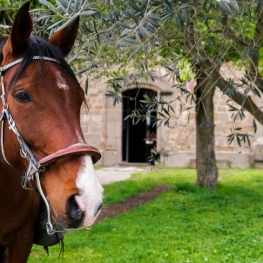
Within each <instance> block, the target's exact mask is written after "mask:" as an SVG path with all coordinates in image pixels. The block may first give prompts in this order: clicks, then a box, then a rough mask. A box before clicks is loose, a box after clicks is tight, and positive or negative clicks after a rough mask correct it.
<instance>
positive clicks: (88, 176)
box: [75, 156, 103, 227]
mask: <svg viewBox="0 0 263 263" xmlns="http://www.w3.org/2000/svg"><path fill="white" fill-rule="evenodd" d="M76 186H77V188H78V189H79V195H77V196H75V200H76V202H77V204H78V206H79V208H80V209H81V210H82V211H84V212H85V220H84V224H83V226H84V227H89V226H91V225H92V224H93V223H94V221H95V219H96V216H97V212H98V207H100V206H101V204H102V198H103V187H102V186H101V184H100V182H99V180H98V178H97V176H96V174H95V171H94V168H93V163H92V159H91V157H90V156H84V157H82V167H81V169H80V170H79V172H78V175H77V179H76Z"/></svg>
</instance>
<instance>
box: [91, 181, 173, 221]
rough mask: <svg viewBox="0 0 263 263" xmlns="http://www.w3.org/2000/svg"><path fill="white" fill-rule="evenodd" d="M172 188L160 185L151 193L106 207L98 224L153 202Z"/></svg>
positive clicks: (141, 194)
mask: <svg viewBox="0 0 263 263" xmlns="http://www.w3.org/2000/svg"><path fill="white" fill-rule="evenodd" d="M170 187H171V186H169V185H159V186H156V187H154V188H153V189H152V190H151V191H147V192H143V193H140V194H138V195H136V196H133V197H130V198H128V199H126V200H123V201H121V202H119V203H117V204H113V205H109V206H107V207H104V208H103V209H102V211H101V213H100V215H99V217H98V218H97V220H96V222H100V221H102V220H104V219H106V218H112V217H115V216H117V215H118V214H121V213H125V212H127V211H128V210H130V209H132V208H135V207H137V206H139V205H142V204H144V203H146V202H148V201H151V200H153V199H155V198H156V197H157V196H158V195H160V194H162V193H164V192H166V191H168V190H169V189H170Z"/></svg>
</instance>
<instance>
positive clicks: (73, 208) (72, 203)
mask: <svg viewBox="0 0 263 263" xmlns="http://www.w3.org/2000/svg"><path fill="white" fill-rule="evenodd" d="M66 214H67V216H68V217H69V218H71V219H72V220H73V221H74V222H75V226H76V227H78V226H79V225H80V224H81V223H82V221H83V220H84V217H85V212H84V211H83V210H81V209H80V207H79V205H78V204H77V202H76V200H75V195H73V196H71V197H70V198H69V199H68V201H67V205H66Z"/></svg>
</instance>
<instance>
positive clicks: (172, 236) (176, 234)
mask: <svg viewBox="0 0 263 263" xmlns="http://www.w3.org/2000/svg"><path fill="white" fill-rule="evenodd" d="M195 173H196V172H195V170H193V169H161V170H155V172H151V173H141V174H137V175H135V176H133V178H132V180H133V181H132V184H134V185H136V184H138V188H141V185H142V183H141V182H142V181H143V182H144V185H145V190H146V189H147V188H148V187H147V186H146V185H147V182H148V183H149V186H150V185H151V184H153V183H154V184H171V185H173V187H172V189H171V190H170V191H169V192H167V193H165V194H163V195H161V196H159V197H158V198H156V200H154V201H152V202H149V203H147V204H144V205H142V206H140V207H138V208H136V209H133V210H132V211H130V212H128V213H126V214H123V215H119V216H117V217H116V218H114V219H110V220H105V221H104V222H101V223H98V224H96V225H95V226H93V227H92V229H90V230H86V229H84V230H81V231H77V232H71V233H68V234H67V235H66V236H65V254H64V257H60V258H58V255H59V246H55V247H51V248H50V255H49V256H47V255H45V252H44V251H43V249H42V248H41V247H37V246H34V247H33V251H32V253H31V256H30V260H29V262H36V261H37V262H64V263H67V262H72V260H73V259H74V261H75V262H92V263H96V262H105V263H111V262H154V263H155V262H156V263H157V262H158V263H160V262H165V263H166V262H169V263H170V262H195V263H203V262H230V263H234V262H248V263H252V262H262V259H263V257H262V252H263V251H262V241H263V240H262V234H263V232H262V229H263V228H262V227H263V222H262V216H263V210H262V200H263V194H262V187H263V180H262V176H261V170H260V169H242V170H241V169H226V170H221V171H220V173H221V180H220V183H219V187H218V191H208V190H207V189H203V188H198V187H197V186H196V185H195V184H194V179H195ZM126 183H127V182H125V181H124V182H119V183H118V186H119V187H120V190H119V191H118V190H117V189H116V185H115V184H113V185H109V186H108V187H107V188H106V195H107V193H108V191H110V188H111V187H112V188H114V191H112V194H113V195H115V194H116V195H120V194H121V192H122V191H123V190H122V189H123V187H124V186H125V185H126ZM122 184H123V187H121V185H122ZM139 185H140V186H139ZM114 193H115V194H114ZM123 197H124V198H126V197H127V195H126V194H125V195H124V196H123Z"/></svg>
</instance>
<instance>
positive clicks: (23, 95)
mask: <svg viewBox="0 0 263 263" xmlns="http://www.w3.org/2000/svg"><path fill="white" fill-rule="evenodd" d="M15 99H16V100H17V101H18V102H21V103H25V102H29V101H31V98H30V96H29V94H28V93H27V92H24V91H19V92H17V93H16V94H15Z"/></svg>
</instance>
